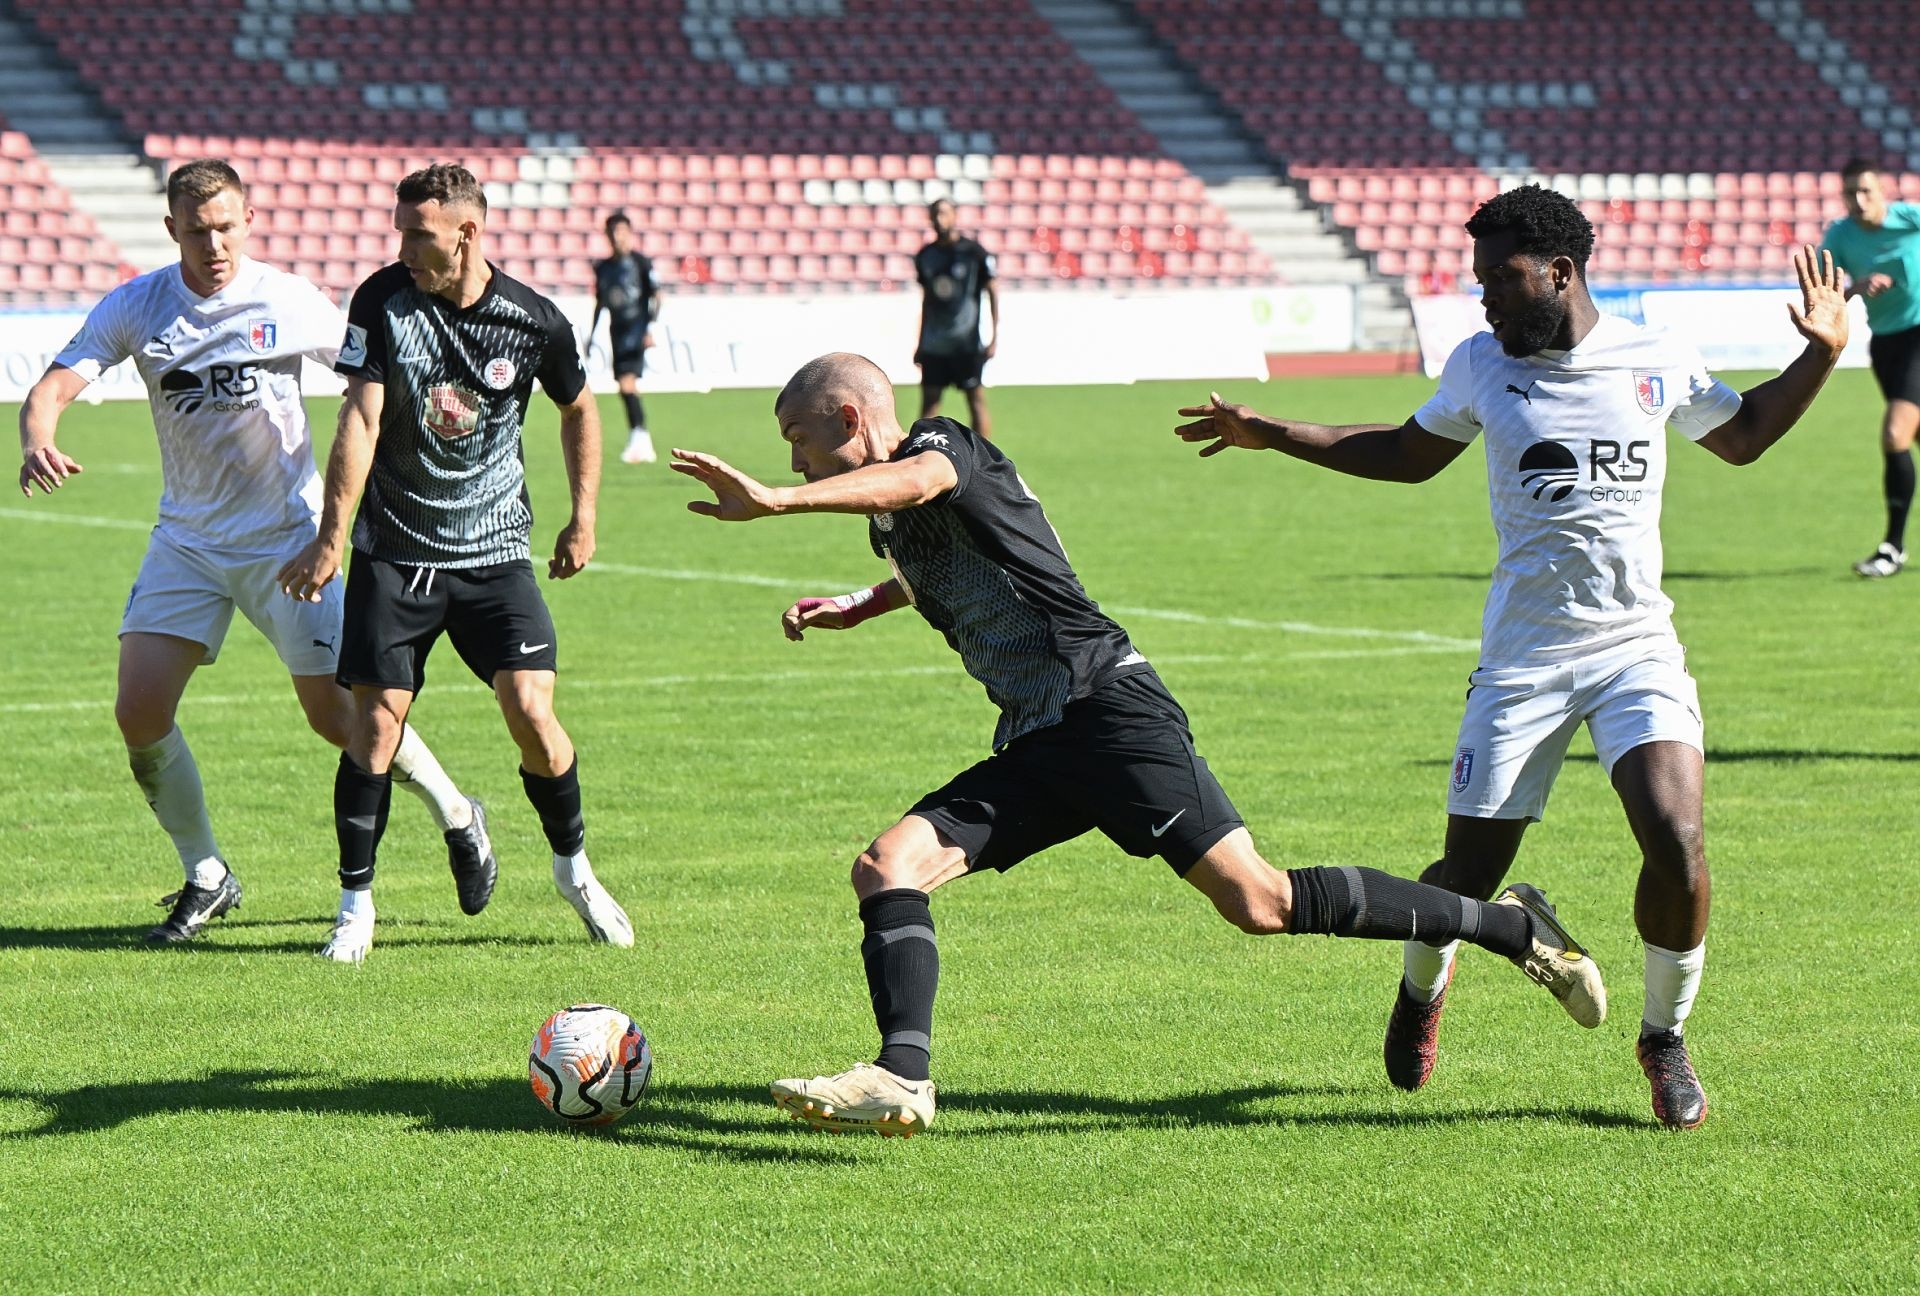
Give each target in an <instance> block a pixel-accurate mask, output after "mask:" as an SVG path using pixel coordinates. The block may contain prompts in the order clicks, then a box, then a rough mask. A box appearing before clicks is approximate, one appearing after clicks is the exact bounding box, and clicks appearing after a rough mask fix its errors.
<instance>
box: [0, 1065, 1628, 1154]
mask: <svg viewBox="0 0 1920 1296" xmlns="http://www.w3.org/2000/svg"><path fill="white" fill-rule="evenodd" d="M1295 1099H1305V1100H1308V1102H1307V1104H1306V1109H1305V1110H1289V1109H1288V1107H1287V1106H1286V1105H1285V1104H1286V1103H1287V1101H1288V1100H1295ZM1329 1099H1339V1100H1350V1101H1341V1102H1339V1103H1338V1105H1336V1106H1332V1107H1329V1106H1328V1105H1327V1100H1329ZM0 1101H14V1102H20V1103H25V1104H28V1105H31V1106H34V1107H37V1108H39V1109H40V1110H41V1111H42V1112H44V1113H45V1118H44V1119H43V1120H42V1121H41V1123H40V1124H39V1125H37V1126H35V1127H33V1128H31V1129H21V1130H9V1131H5V1132H0V1144H4V1143H8V1142H22V1141H26V1140H29V1139H39V1138H50V1137H57V1136H60V1135H69V1134H91V1133H99V1132H101V1131H104V1130H113V1129H118V1128H119V1127H120V1126H121V1125H124V1124H126V1123H127V1122H129V1121H135V1120H139V1119H141V1118H143V1117H150V1116H166V1115H177V1114H182V1113H191V1114H203V1113H209V1112H232V1113H273V1112H283V1113H300V1114H315V1115H322V1116H344V1117H370V1118H380V1117H394V1116H398V1117H402V1118H405V1119H407V1120H409V1121H410V1122H411V1123H412V1127H413V1128H414V1129H417V1130H421V1131H425V1132H428V1133H436V1134H449V1133H483V1134H524V1135H527V1136H529V1137H534V1138H597V1139H604V1140H606V1141H608V1142H610V1143H614V1144H620V1145H631V1146H634V1147H644V1148H658V1149H664V1150H669V1151H678V1152H687V1153H692V1154H695V1155H699V1156H713V1157H718V1158H721V1159H724V1160H728V1161H737V1162H742V1163H748V1164H755V1163H758V1164H769V1163H787V1164H791V1163H795V1162H807V1163H815V1164H846V1163H848V1161H849V1158H850V1155H851V1153H852V1148H851V1147H849V1146H847V1145H846V1144H844V1143H842V1142H841V1141H840V1140H837V1139H828V1138H826V1137H825V1136H823V1135H816V1134H814V1133H813V1132H812V1131H810V1130H808V1129H807V1128H806V1127H805V1126H803V1125H801V1124H798V1123H793V1122H788V1121H786V1120H783V1119H781V1118H780V1117H779V1115H778V1114H777V1113H776V1112H775V1111H774V1109H773V1108H772V1107H771V1106H770V1105H768V1103H767V1092H766V1090H765V1089H764V1088H762V1087H760V1086H758V1085H752V1086H742V1085H713V1084H706V1085H679V1084H674V1083H672V1082H664V1083H657V1084H655V1085H654V1087H653V1089H652V1091H651V1092H650V1093H648V1095H647V1097H646V1100H645V1101H644V1102H643V1103H642V1104H641V1105H640V1106H639V1107H638V1108H636V1109H635V1110H634V1111H633V1112H632V1114H630V1115H629V1116H628V1117H627V1118H626V1119H625V1120H624V1121H622V1122H621V1123H620V1124H618V1125H614V1126H611V1127H608V1128H606V1129H599V1130H594V1129H586V1128H569V1127H567V1126H565V1125H562V1124H560V1123H558V1122H557V1121H556V1120H555V1118H554V1117H553V1116H551V1115H549V1114H548V1113H547V1112H545V1111H543V1110H541V1109H540V1107H539V1106H538V1105H537V1104H536V1103H535V1101H534V1099H533V1096H532V1094H531V1093H529V1092H528V1089H527V1086H526V1084H525V1083H523V1082H521V1081H518V1080H475V1081H461V1080H337V1079H329V1078H326V1077H322V1076H316V1075H310V1074H302V1073H299V1072H293V1071H216V1072H214V1073H212V1074H211V1075H208V1076H206V1077H204V1078H200V1079H177V1080H160V1081H145V1082H139V1083H131V1084H103V1085H83V1086H81V1087H80V1088H77V1089H70V1090H67V1091H65V1092H63V1093H51V1094H49V1093H37V1092H33V1091H31V1090H19V1089H0ZM741 1104H744V1105H746V1106H749V1107H752V1108H754V1109H755V1111H754V1113H753V1114H752V1115H746V1116H725V1115H719V1114H716V1112H715V1110H714V1109H715V1108H716V1107H724V1106H728V1105H741ZM1362 1104H1364V1105H1362ZM941 1109H942V1114H943V1115H945V1117H946V1124H945V1126H944V1128H939V1129H937V1130H936V1132H935V1137H937V1138H940V1139H941V1140H942V1141H945V1140H947V1139H979V1138H999V1139H1005V1138H1018V1137H1021V1136H1024V1135H1031V1134H1093V1133H1103V1132H1109V1131H1122V1130H1151V1129H1156V1128H1157V1129H1169V1130H1179V1129H1195V1128H1244V1127H1270V1128H1284V1127H1287V1126H1312V1127H1321V1126H1347V1127H1352V1126H1362V1127H1364V1126H1377V1127H1381V1128H1413V1127H1420V1126H1445V1125H1468V1124H1484V1123H1490V1122H1494V1121H1540V1122H1570V1123H1575V1124H1581V1125H1587V1126H1591V1127H1594V1128H1598V1129H1642V1128H1646V1127H1648V1125H1649V1122H1647V1121H1644V1120H1638V1119H1635V1118H1633V1117H1631V1116H1625V1115H1622V1114H1620V1113H1618V1112H1609V1111H1603V1110H1600V1109H1598V1108H1592V1107H1579V1106H1566V1107H1546V1106H1532V1107H1508V1108H1494V1109H1490V1110H1477V1111H1417V1110H1408V1109H1407V1108H1406V1107H1404V1106H1392V1107H1387V1106H1381V1105H1378V1104H1376V1103H1366V1102H1365V1099H1364V1098H1363V1097H1362V1091H1359V1090H1355V1089H1351V1088H1345V1087H1341V1086H1333V1085H1320V1086H1301V1085H1282V1084H1266V1085H1247V1086H1242V1087H1238V1088H1233V1089H1222V1090H1211V1091H1209V1090H1202V1091H1196V1092H1193V1093H1188V1094H1173V1095H1163V1096H1158V1097H1150V1098H1116V1097H1108V1096H1102V1095H1095V1094H1084V1093H1063V1092H1049V1091H1045V1090H977V1089H976V1090H954V1091H949V1092H947V1093H946V1094H944V1095H943V1096H942V1101H941Z"/></svg>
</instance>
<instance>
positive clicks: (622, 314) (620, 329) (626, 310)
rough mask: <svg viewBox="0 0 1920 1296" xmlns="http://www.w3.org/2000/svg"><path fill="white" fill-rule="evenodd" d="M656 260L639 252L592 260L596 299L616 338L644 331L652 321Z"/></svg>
mask: <svg viewBox="0 0 1920 1296" xmlns="http://www.w3.org/2000/svg"><path fill="white" fill-rule="evenodd" d="M657 291H658V286H657V285H656V284H655V283H654V280H653V262H652V261H651V260H649V259H648V258H647V257H645V256H643V255H641V254H640V253H638V252H629V253H627V254H626V255H625V256H610V257H608V258H607V259H606V260H604V261H595V262H594V263H593V302H594V307H595V309H596V310H604V311H605V312H606V313H607V327H608V328H609V329H611V330H612V332H613V335H614V336H615V337H618V336H620V335H621V334H623V333H644V332H646V331H647V326H648V325H650V324H652V323H653V296H654V293H655V292H657Z"/></svg>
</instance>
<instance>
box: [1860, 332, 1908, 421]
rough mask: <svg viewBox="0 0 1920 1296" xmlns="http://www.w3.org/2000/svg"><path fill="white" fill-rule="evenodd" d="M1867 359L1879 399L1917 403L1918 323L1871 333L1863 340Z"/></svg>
mask: <svg viewBox="0 0 1920 1296" xmlns="http://www.w3.org/2000/svg"><path fill="white" fill-rule="evenodd" d="M1867 359H1868V360H1869V361H1870V362H1871V363H1872V365H1873V376H1874V380H1875V381H1877V382H1878V383H1879V384H1880V395H1881V397H1882V398H1883V399H1885V400H1890V401H1896V400H1903V401H1912V402H1913V403H1914V404H1916V405H1920V327H1914V328H1910V329H1901V330H1900V331H1899V332H1898V333H1875V334H1874V335H1873V340H1872V341H1871V342H1869V343H1867Z"/></svg>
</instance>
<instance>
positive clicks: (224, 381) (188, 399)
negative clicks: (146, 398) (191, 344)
mask: <svg viewBox="0 0 1920 1296" xmlns="http://www.w3.org/2000/svg"><path fill="white" fill-rule="evenodd" d="M259 391H260V370H259V366H258V365H251V364H214V365H208V366H207V369H206V373H205V375H204V376H203V375H201V374H197V373H195V372H194V371H193V370H191V369H184V368H182V369H173V370H169V371H168V372H167V373H165V374H162V375H161V377H160V394H161V396H162V397H164V398H165V400H166V402H167V403H168V404H169V405H171V406H173V411H174V413H176V414H194V413H198V412H199V411H200V410H201V409H203V408H204V409H207V410H210V411H212V412H213V413H216V414H238V413H241V412H243V411H245V410H256V409H259V408H260V398H259Z"/></svg>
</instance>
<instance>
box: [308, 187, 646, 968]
mask: <svg viewBox="0 0 1920 1296" xmlns="http://www.w3.org/2000/svg"><path fill="white" fill-rule="evenodd" d="M394 194H395V197H396V198H397V199H398V202H397V203H396V204H395V206H394V211H393V224H394V228H395V229H397V230H399V231H400V261H399V263H398V264H397V265H390V266H388V267H386V268H385V269H383V270H379V271H377V272H375V273H374V274H373V275H371V276H370V277H369V278H368V279H367V280H366V282H364V283H362V284H361V285H360V287H359V289H358V290H356V291H355V292H354V295H353V303H352V305H351V306H350V307H349V308H348V310H347V336H346V339H345V341H343V342H342V343H341V345H340V358H339V361H338V363H337V364H336V365H335V368H336V369H337V370H338V371H339V372H340V373H342V374H344V375H345V376H346V379H347V394H346V400H345V403H344V404H343V405H342V407H341V410H340V425H339V430H338V432H337V433H336V435H335V437H334V442H333V450H332V453H331V454H330V455H329V457H328V460H327V473H326V488H325V500H324V508H323V513H322V516H321V519H320V533H319V535H318V536H317V537H316V538H315V539H314V541H313V543H312V544H310V545H308V546H307V547H306V549H305V550H303V551H302V552H301V553H300V554H298V555H296V556H295V557H294V558H293V559H292V561H290V562H288V563H287V565H286V566H285V567H284V568H282V569H281V571H280V577H279V579H280V586H281V588H282V589H284V590H285V591H286V592H287V593H288V594H290V595H293V596H294V597H296V598H306V599H314V598H318V597H319V594H320V591H321V589H322V588H324V587H325V585H326V584H327V582H328V581H330V580H332V579H333V578H334V577H335V576H336V575H337V574H338V573H339V571H340V561H341V551H342V550H343V549H344V547H345V542H346V538H347V534H346V532H347V516H348V514H349V513H350V512H351V511H352V509H353V504H354V500H355V498H356V497H357V496H359V495H360V492H361V488H362V486H364V487H365V489H366V498H365V499H364V500H363V501H362V503H361V508H360V513H359V517H358V518H357V519H356V521H355V523H354V528H353V562H352V566H351V568H350V569H349V571H348V577H347V593H346V615H345V624H344V626H343V629H342V641H341V645H340V666H339V680H340V683H341V684H343V685H346V686H347V687H348V688H350V689H351V690H352V692H353V702H354V708H353V725H352V730H351V733H350V735H349V737H348V740H347V749H346V751H345V752H344V753H343V754H342V755H341V758H340V769H339V772H338V774H337V775H336V776H335V779H334V789H333V804H334V825H335V831H336V832H337V833H338V835H339V839H340V886H341V903H340V914H339V916H338V918H337V919H336V920H335V922H334V929H333V937H332V939H330V940H329V941H328V942H327V945H326V947H325V948H323V949H322V950H321V951H320V952H321V953H322V954H323V955H324V956H326V957H328V958H331V959H334V960H335V961H337V962H342V963H358V962H360V961H361V960H362V959H364V958H365V957H366V955H367V951H368V949H369V948H370V947H371V946H372V943H373V920H374V911H373V893H372V887H373V872H374V855H375V852H376V851H377V849H378V847H379V843H380V835H381V833H382V832H383V831H384V830H385V828H386V822H387V803H388V799H389V797H390V795H391V791H392V782H391V777H390V775H389V773H388V769H389V766H390V764H391V762H392V760H393V753H394V749H395V745H396V744H397V742H398V740H399V737H400V726H401V724H402V722H403V721H404V720H405V719H406V715H407V711H408V709H409V708H410V707H411V706H412V704H413V698H414V695H415V694H417V693H418V692H419V691H420V686H421V684H422V683H423V682H424V681H425V679H426V664H427V654H428V653H429V652H430V651H432V648H433V644H434V641H435V640H437V639H438V638H439V637H440V635H441V633H442V632H445V633H446V635H447V636H448V638H450V639H451V640H452V641H453V647H454V651H455V652H457V653H458V654H459V655H460V659H461V660H462V661H464V662H465V663H466V665H467V668H468V669H469V670H471V671H472V672H473V673H474V674H475V675H477V676H479V677H480V679H481V680H482V681H484V682H485V683H486V684H487V685H489V686H490V687H491V688H492V689H493V691H494V696H495V698H496V699H497V700H498V702H499V704H500V711H501V714H502V715H503V716H504V717H505V718H506V722H507V729H508V731H509V732H510V733H511V734H512V735H513V740H514V743H515V745H516V746H517V747H518V748H519V749H520V766H521V769H520V778H521V782H522V785H523V786H524V787H525V789H526V793H527V800H529V801H531V802H532V803H533V807H534V810H535V811H536V812H537V813H538V815H539V816H540V826H541V828H542V829H544V830H545V832H546V835H547V841H548V843H549V844H550V845H551V846H552V847H553V880H554V885H555V886H556V887H557V888H558V889H559V891H560V894H561V895H562V896H563V897H564V898H565V899H566V900H567V901H568V902H569V903H570V904H572V905H573V907H574V909H575V911H576V912H577V913H579V915H580V917H581V920H582V921H583V922H585V923H586V926H587V933H588V935H589V936H591V937H592V938H593V939H594V940H596V941H604V942H607V943H610V944H614V945H631V944H633V928H632V925H631V924H630V923H629V922H628V921H627V915H626V913H625V912H624V911H622V910H621V908H620V906H619V904H617V903H616V902H615V901H614V899H613V897H612V896H610V895H608V894H607V890H606V888H605V887H603V886H602V885H600V882H599V881H598V879H596V878H595V877H594V874H593V867H592V865H591V864H590V863H589V862H588V860H587V855H586V849H585V842H586V826H585V822H584V820H583V818H582V816H581V810H580V780H579V763H578V761H577V760H576V759H575V755H574V749H573V743H572V740H571V739H569V738H568V737H567V733H566V731H565V730H564V729H562V728H561V727H560V722H559V721H558V720H556V719H555V718H554V714H553V684H554V671H555V670H556V668H557V663H558V658H557V655H556V653H555V649H554V638H555V636H554V632H553V618H552V617H551V616H550V615H549V614H548V612H547V605H546V602H545V601H544V600H543V599H542V598H541V597H540V587H539V585H538V584H537V583H536V582H535V580H534V575H533V564H532V562H531V561H530V555H531V547H530V545H529V532H530V530H531V528H532V525H533V514H532V511H531V509H530V508H529V506H528V503H527V489H526V475H525V472H524V471H523V469H522V466H521V452H520V425H521V423H522V422H523V421H524V420H525V418H526V411H527V400H528V398H529V397H530V396H531V395H532V391H533V382H534V379H535V378H538V379H539V380H540V385H541V387H542V389H544V390H545V392H546V394H547V397H548V399H550V400H552V401H553V402H554V403H555V404H556V405H558V406H559V407H560V444H561V449H562V451H563V453H564V456H565V460H566V469H567V481H568V484H569V486H570V487H571V491H572V497H573V516H572V518H571V519H570V520H569V521H568V523H567V525H566V526H565V527H564V528H562V529H561V531H560V536H559V539H558V540H557V541H556V542H555V545H554V554H553V557H552V558H551V559H550V560H549V561H548V563H547V574H548V576H549V577H550V578H552V579H555V580H565V579H567V578H568V577H570V576H573V575H575V574H577V573H578V572H579V571H580V570H581V569H582V568H584V567H585V566H586V565H587V561H588V559H590V558H591V557H592V556H593V548H594V540H593V530H594V500H595V494H596V492H597V491H598V489H599V483H600V419H599V413H598V410H597V408H596V406H595V404H594V399H593V394H592V393H591V392H589V391H588V390H587V380H586V374H585V373H584V372H583V371H582V370H581V368H580V357H579V355H578V353H577V352H576V351H575V349H574V340H573V327H572V325H570V324H568V323H567V320H566V317H565V316H564V315H562V314H561V313H560V311H559V308H558V307H556V306H555V305H554V304H553V303H552V302H550V301H548V300H547V299H546V298H544V297H542V296H540V295H539V294H538V293H536V292H534V291H533V290H532V289H531V288H528V287H527V286H526V285H525V284H522V283H520V282H518V281H516V280H513V279H510V278H508V277H507V276H506V275H504V274H502V273H501V272H500V271H499V270H498V269H496V268H495V267H493V266H491V265H489V264H488V263H487V260H486V257H485V255H484V254H483V251H482V248H481V240H482V238H483V237H484V234H485V228H486V218H487V199H486V195H485V194H484V193H482V192H481V189H480V185H479V182H478V181H476V180H475V179H474V177H473V175H472V173H471V172H469V171H467V170H466V169H465V168H464V167H458V166H445V165H440V166H431V167H427V168H426V169H425V170H421V171H416V172H414V173H413V174H412V175H410V176H408V177H407V178H406V179H404V180H402V181H401V182H400V183H399V184H398V185H397V186H396V187H395V189H394ZM487 863H488V867H486V868H484V869H474V870H469V871H467V872H465V873H462V872H458V871H456V873H455V875H454V878H455V883H456V886H457V888H458V891H459V898H460V907H461V909H462V910H463V911H465V912H466V913H469V914H477V913H479V912H480V911H481V910H482V909H483V908H485V907H486V903H487V900H488V898H489V896H491V895H492V893H493V883H494V869H493V868H492V867H491V863H492V862H491V860H489V861H487Z"/></svg>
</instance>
